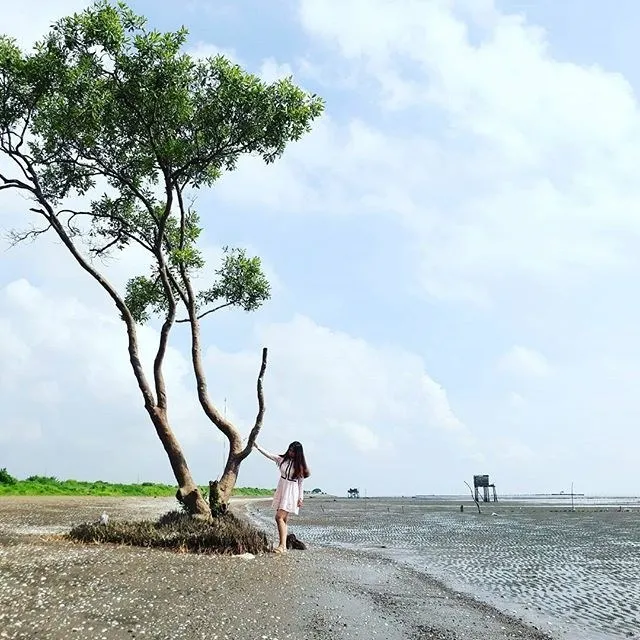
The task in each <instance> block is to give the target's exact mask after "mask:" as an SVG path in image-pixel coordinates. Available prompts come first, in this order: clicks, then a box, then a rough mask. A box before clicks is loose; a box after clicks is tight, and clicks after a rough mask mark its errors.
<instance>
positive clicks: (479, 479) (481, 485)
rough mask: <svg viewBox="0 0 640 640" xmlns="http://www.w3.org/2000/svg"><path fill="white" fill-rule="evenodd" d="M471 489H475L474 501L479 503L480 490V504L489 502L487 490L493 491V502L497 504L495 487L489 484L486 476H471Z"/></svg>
mask: <svg viewBox="0 0 640 640" xmlns="http://www.w3.org/2000/svg"><path fill="white" fill-rule="evenodd" d="M473 488H474V489H475V495H474V498H475V501H476V502H480V489H482V502H490V500H491V499H490V497H489V489H493V501H494V502H498V493H497V492H496V485H495V484H492V483H490V482H489V476H488V475H482V476H473Z"/></svg>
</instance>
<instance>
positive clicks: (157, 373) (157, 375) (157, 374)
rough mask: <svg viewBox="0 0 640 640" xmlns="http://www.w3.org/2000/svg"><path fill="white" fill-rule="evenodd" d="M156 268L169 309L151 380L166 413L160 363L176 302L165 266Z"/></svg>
mask: <svg viewBox="0 0 640 640" xmlns="http://www.w3.org/2000/svg"><path fill="white" fill-rule="evenodd" d="M158 266H159V267H160V280H161V281H162V288H163V289H164V293H165V296H166V297H167V304H168V305H169V309H168V311H167V315H166V317H165V319H164V322H163V323H162V329H160V340H159V342H158V350H157V351H156V357H155V358H154V360H153V379H154V382H155V386H156V396H157V397H158V408H159V409H164V410H165V411H166V409H167V387H166V384H165V381H164V375H163V373H162V363H163V362H164V356H165V354H166V353H167V345H168V344H169V333H170V332H171V327H172V326H173V323H174V321H175V319H176V301H175V299H174V297H173V290H172V289H171V284H170V282H169V278H168V277H167V274H166V265H165V264H159V265H158Z"/></svg>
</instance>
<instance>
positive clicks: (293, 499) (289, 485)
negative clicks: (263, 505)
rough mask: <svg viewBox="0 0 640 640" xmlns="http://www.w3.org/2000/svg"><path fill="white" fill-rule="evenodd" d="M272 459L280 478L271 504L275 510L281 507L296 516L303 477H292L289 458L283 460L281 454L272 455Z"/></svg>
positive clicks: (301, 495)
mask: <svg viewBox="0 0 640 640" xmlns="http://www.w3.org/2000/svg"><path fill="white" fill-rule="evenodd" d="M272 460H273V461H274V462H275V463H276V466H277V467H278V470H279V471H280V480H279V481H278V486H277V488H276V492H275V494H274V496H273V502H272V503H271V506H272V507H273V508H274V509H276V510H277V509H282V510H283V511H288V512H289V513H293V514H294V515H296V516H297V515H298V500H300V499H301V498H303V496H304V493H303V489H302V483H303V482H304V478H295V479H294V478H292V476H293V464H292V461H291V460H288V461H286V462H285V461H284V458H283V457H282V456H273V458H272Z"/></svg>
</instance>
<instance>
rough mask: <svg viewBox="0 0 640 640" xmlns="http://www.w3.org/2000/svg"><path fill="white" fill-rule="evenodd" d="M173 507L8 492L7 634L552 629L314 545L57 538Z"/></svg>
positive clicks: (499, 636) (425, 634)
mask: <svg viewBox="0 0 640 640" xmlns="http://www.w3.org/2000/svg"><path fill="white" fill-rule="evenodd" d="M243 502H245V504H246V501H243ZM174 506H175V502H174V501H173V500H166V499H161V498H156V499H153V498H144V499H141V498H0V638H12V639H13V638H26V639H33V640H36V639H37V640H49V639H50V640H63V639H64V640H67V639H68V638H78V639H85V638H86V639H87V640H89V639H92V640H93V639H95V638H98V639H104V640H111V639H113V640H119V639H124V638H127V639H129V638H154V639H157V640H180V639H185V640H187V639H188V640H195V639H203V640H204V639H205V638H206V639H207V640H218V639H220V640H221V639H223V638H224V639H229V640H255V639H260V640H276V639H277V640H283V639H285V638H296V639H306V638H308V639H323V640H329V639H332V640H333V639H336V640H341V639H346V638H350V639H362V640H364V639H365V638H366V639H368V638H383V639H389V640H401V639H402V640H406V639H408V640H413V639H416V640H417V639H419V638H420V639H421V638H433V639H436V640H437V639H441V640H442V639H446V640H457V639H462V638H465V639H477V640H503V639H507V638H524V639H525V640H542V639H543V638H547V637H548V636H545V635H544V634H542V633H541V632H538V631H537V630H535V629H534V628H532V627H529V626H526V625H524V624H522V623H521V622H519V621H518V620H516V619H513V618H509V617H507V616H505V615H503V614H501V613H498V611H497V610H495V609H493V608H491V607H489V606H486V605H482V604H479V603H478V602H475V601H474V600H472V599H470V598H468V597H465V596H462V595H459V594H456V593H454V592H453V591H451V590H449V589H447V588H445V587H443V586H442V585H441V584H439V583H438V582H437V581H434V580H432V579H430V578H428V577H427V576H425V575H423V574H421V573H419V572H416V571H414V570H412V569H410V568H408V567H402V566H399V565H397V564H395V563H393V562H391V561H390V560H388V559H384V558H380V557H377V556H376V555H372V554H367V553H354V552H351V551H347V550H335V549H328V548H324V547H319V548H318V547H315V548H314V547H313V545H312V548H311V549H309V550H308V551H304V552H293V551H292V552H289V553H288V554H286V555H285V556H276V555H272V554H269V555H265V556H260V557H257V558H255V559H244V558H242V557H211V556H197V555H189V554H179V553H175V552H170V551H163V550H155V549H140V548H131V547H117V546H111V545H81V544H74V543H69V542H66V541H64V540H61V539H60V538H59V537H57V535H56V534H59V533H60V532H62V531H65V530H68V529H69V527H70V526H72V525H73V524H76V523H78V522H81V521H85V520H95V519H97V518H98V517H99V515H100V513H101V512H102V511H103V510H105V511H107V513H108V514H109V515H110V517H111V518H128V519H133V518H153V517H156V516H158V515H160V514H162V513H164V512H165V511H167V510H168V509H171V508H174ZM238 506H239V505H238V504H237V505H236V508H238Z"/></svg>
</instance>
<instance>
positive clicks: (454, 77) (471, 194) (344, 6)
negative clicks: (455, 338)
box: [220, 0, 640, 306]
mask: <svg viewBox="0 0 640 640" xmlns="http://www.w3.org/2000/svg"><path fill="white" fill-rule="evenodd" d="M456 6H458V5H456ZM300 7H301V8H300V20H301V24H302V26H303V27H304V28H305V29H306V31H307V33H308V34H309V35H310V36H312V37H314V38H316V40H317V41H318V42H320V43H322V44H324V45H326V47H327V48H328V50H329V51H332V52H333V53H334V54H335V55H334V57H329V58H328V59H327V61H326V62H325V64H326V66H327V68H331V69H335V68H336V67H338V66H339V67H340V68H341V69H342V70H343V71H344V73H345V74H347V75H349V74H353V73H356V74H357V77H358V78H359V81H358V84H357V85H356V87H355V88H354V94H355V93H356V92H362V93H363V94H366V92H367V90H370V87H371V86H372V83H373V86H377V87H378V88H379V95H378V100H379V101H380V100H382V101H383V102H382V103H380V102H378V105H380V104H386V106H387V107H390V106H392V107H393V109H394V110H395V111H396V112H397V113H396V114H395V116H394V117H395V118H396V122H395V126H391V127H386V128H385V129H384V130H383V129H382V128H379V125H378V126H376V125H374V124H372V123H371V122H362V121H359V120H353V119H351V120H350V121H345V115H346V114H341V113H340V112H339V109H337V108H336V107H332V105H331V103H329V115H328V116H327V117H325V118H324V119H323V121H322V122H320V123H318V124H316V125H315V127H314V132H313V133H312V134H311V135H310V136H308V137H307V138H305V139H304V140H303V141H302V142H301V143H300V144H296V145H294V146H293V147H292V148H291V149H290V151H289V152H288V153H287V154H286V157H285V159H284V161H283V162H281V163H278V164H277V165H275V166H270V167H264V166H262V165H261V163H260V162H259V161H257V160H249V161H247V162H246V163H244V164H243V165H242V171H241V172H238V173H237V174H235V175H232V176H229V177H227V178H225V180H224V181H223V183H222V185H221V187H222V189H221V190H220V194H221V195H222V196H224V197H225V198H227V199H228V200H230V201H233V202H234V203H235V204H244V205H249V204H254V203H256V202H257V201H258V198H259V200H260V204H261V206H262V207H268V208H273V209H274V210H278V211H280V212H282V211H288V212H295V213H303V212H314V211H315V212H320V211H324V212H329V213H335V212H338V213H341V212H348V213H351V214H369V215H372V214H379V213H381V212H382V213H385V214H387V215H389V216H390V217H393V218H394V219H395V220H398V221H400V222H401V223H402V224H404V225H405V226H406V227H407V229H409V230H410V231H411V232H412V234H413V238H414V247H413V251H414V253H415V258H416V260H418V261H419V263H420V268H419V269H418V270H417V271H416V273H417V275H418V277H419V278H420V279H421V283H422V286H423V287H424V289H425V290H426V291H427V293H429V294H430V295H431V296H433V297H436V298H441V299H449V300H450V299H463V300H467V301H471V302H474V303H476V304H482V305H485V306H486V305H487V304H489V303H490V301H491V300H492V298H494V296H495V294H496V291H497V290H498V289H499V288H500V287H501V286H502V285H503V284H504V283H505V282H510V281H514V280H522V279H532V280H533V281H535V282H547V283H548V282H553V283H556V284H558V283H561V282H564V283H567V284H572V283H573V282H574V280H575V279H576V278H582V277H584V275H585V274H586V273H588V272H589V271H592V272H608V273H620V272H621V271H622V270H624V269H628V268H630V267H633V268H637V266H638V263H637V252H635V250H634V249H633V246H632V243H630V242H629V238H630V237H637V235H638V232H639V231H640V226H639V223H638V221H637V217H636V216H634V215H633V213H632V212H633V211H634V210H635V209H636V208H637V207H638V205H640V187H638V185H637V181H636V180H635V179H634V178H633V176H634V175H635V168H636V167H637V165H638V162H639V161H640V151H638V149H640V144H639V143H640V112H639V111H638V105H637V101H636V97H635V95H634V92H633V90H632V88H631V86H630V85H629V83H628V82H627V81H626V79H625V78H623V77H622V76H621V75H620V74H616V73H611V72H606V71H604V70H602V69H600V68H598V67H595V66H594V67H584V66H580V65H578V64H573V63H569V62H560V61H557V60H555V59H554V58H553V56H552V54H551V52H550V50H549V45H548V42H547V39H546V38H547V36H546V34H545V32H544V31H543V30H542V29H540V28H538V27H536V26H533V25H530V24H527V23H526V22H525V21H524V20H523V19H522V18H521V17H518V16H512V15H505V14H501V13H500V12H499V11H498V10H497V9H495V7H493V5H492V3H489V2H486V3H483V4H482V5H478V4H477V3H475V4H474V3H468V4H466V5H464V7H463V8H465V7H466V9H465V10H464V11H457V12H456V11H455V10H454V8H453V5H452V4H451V3H445V2H438V1H435V0H434V1H431V2H407V3H405V4H404V5H403V10H402V11H399V10H397V7H396V5H395V4H394V3H389V2H387V1H385V0H371V1H370V2H369V1H367V2H359V1H357V0H354V1H353V2H349V3H343V2H337V1H336V2H332V1H331V0H329V1H327V2H324V0H320V1H318V0H303V1H302V2H301V4H300ZM478 7H484V8H483V9H482V10H480V9H478ZM468 24H470V25H472V26H473V28H474V29H475V30H476V31H479V32H480V33H481V38H480V42H476V41H475V40H474V41H472V40H471V36H470V30H469V28H468V27H467V25H468ZM304 69H305V67H304V66H302V67H301V71H302V72H304ZM327 77H330V78H331V83H332V84H331V86H333V77H334V75H331V76H327ZM328 88H330V87H328ZM385 101H386V102H385ZM389 101H390V102H389ZM374 104H375V103H374ZM363 106H364V103H363ZM352 113H353V112H351V113H350V114H349V117H350V118H353V115H352ZM404 122H406V123H411V124H410V126H406V125H403V124H402V123H404ZM407 128H408V129H409V130H407ZM246 180H250V181H251V182H252V184H255V185H256V186H257V188H256V189H252V190H248V189H246V187H245V185H246ZM629 234H630V235H629Z"/></svg>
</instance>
